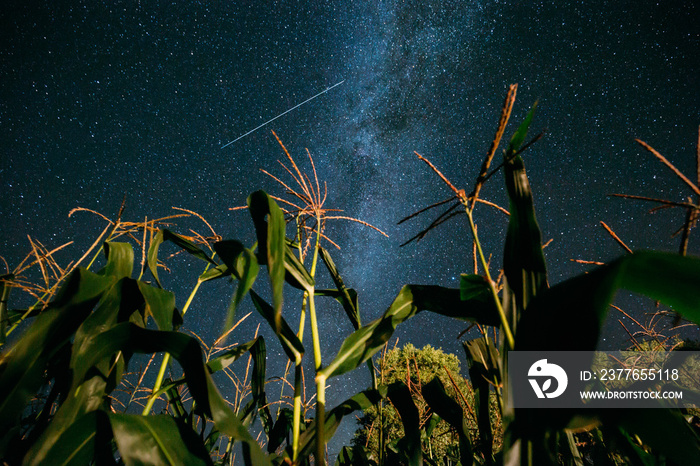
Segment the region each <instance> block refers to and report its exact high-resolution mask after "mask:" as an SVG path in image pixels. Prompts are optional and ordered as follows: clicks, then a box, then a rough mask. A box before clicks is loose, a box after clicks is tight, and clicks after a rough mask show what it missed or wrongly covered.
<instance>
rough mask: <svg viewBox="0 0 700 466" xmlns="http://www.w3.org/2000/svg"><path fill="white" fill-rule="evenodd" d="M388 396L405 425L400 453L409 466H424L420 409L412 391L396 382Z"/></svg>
mask: <svg viewBox="0 0 700 466" xmlns="http://www.w3.org/2000/svg"><path fill="white" fill-rule="evenodd" d="M387 394H388V397H389V400H390V401H391V404H392V405H393V406H394V407H395V408H396V411H398V413H399V416H400V417H401V423H402V424H403V430H404V436H403V437H402V438H401V439H400V440H399V448H400V451H401V452H402V454H404V455H406V459H407V464H408V465H409V466H421V465H422V464H423V450H422V448H421V439H420V430H419V429H418V426H419V425H420V415H419V414H418V408H416V405H415V403H413V398H412V397H411V391H410V390H409V389H408V387H407V386H406V384H404V383H403V382H394V383H392V384H391V385H390V386H389V389H388V391H387ZM460 411H461V409H460Z"/></svg>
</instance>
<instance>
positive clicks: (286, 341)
mask: <svg viewBox="0 0 700 466" xmlns="http://www.w3.org/2000/svg"><path fill="white" fill-rule="evenodd" d="M250 297H251V299H252V300H253V304H254V305H255V309H257V310H258V312H259V313H260V315H262V316H263V317H264V318H265V320H267V322H268V323H269V324H270V326H271V327H272V328H273V329H274V325H275V321H274V319H275V316H274V312H275V311H274V309H272V306H270V305H269V304H268V303H267V302H266V301H265V300H264V299H262V298H261V297H260V296H258V294H257V293H256V292H255V291H253V290H250ZM277 338H279V341H280V343H282V349H283V350H284V352H285V353H286V354H287V357H289V359H291V360H292V361H301V357H302V356H303V355H304V346H303V345H302V344H301V341H299V338H298V337H297V335H296V333H294V331H293V330H292V328H291V327H290V326H289V324H287V321H286V320H284V319H281V320H280V331H279V333H278V334H277Z"/></svg>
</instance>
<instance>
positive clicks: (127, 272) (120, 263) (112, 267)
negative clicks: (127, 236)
mask: <svg viewBox="0 0 700 466" xmlns="http://www.w3.org/2000/svg"><path fill="white" fill-rule="evenodd" d="M104 251H105V256H106V257H107V264H106V265H105V266H104V268H103V269H102V270H100V271H99V272H97V274H98V275H106V276H110V275H111V276H113V277H115V278H116V279H117V280H118V279H120V278H124V277H130V276H131V272H132V270H133V268H134V249H133V248H132V247H131V245H130V244H129V243H109V242H107V243H105V244H104Z"/></svg>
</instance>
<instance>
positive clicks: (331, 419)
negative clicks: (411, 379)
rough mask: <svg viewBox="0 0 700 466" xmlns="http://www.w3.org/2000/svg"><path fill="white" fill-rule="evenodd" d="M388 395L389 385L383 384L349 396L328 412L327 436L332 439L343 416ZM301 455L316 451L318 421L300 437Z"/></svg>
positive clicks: (304, 455) (367, 406)
mask: <svg viewBox="0 0 700 466" xmlns="http://www.w3.org/2000/svg"><path fill="white" fill-rule="evenodd" d="M386 396H387V387H386V386H384V385H382V386H380V387H379V388H378V389H369V390H364V391H362V392H360V393H357V394H355V395H354V396H352V397H350V398H348V399H347V400H345V401H344V402H342V403H341V404H339V405H338V406H336V407H335V408H333V409H332V410H330V411H328V412H326V421H325V429H326V431H325V434H326V435H325V438H326V439H330V438H331V437H333V434H335V431H336V430H337V429H338V426H340V422H341V421H342V420H343V418H344V417H345V416H347V415H349V414H352V413H353V412H355V411H362V410H364V409H367V408H369V407H370V406H374V405H375V404H377V403H379V401H380V400H383V399H385V398H386ZM299 445H300V447H299V456H300V457H301V458H303V457H307V456H309V455H310V454H311V453H312V452H314V451H316V421H315V420H314V421H312V422H311V425H309V427H308V428H307V429H306V430H305V431H304V432H303V433H302V434H301V437H300V439H299Z"/></svg>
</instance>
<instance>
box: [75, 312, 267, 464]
mask: <svg viewBox="0 0 700 466" xmlns="http://www.w3.org/2000/svg"><path fill="white" fill-rule="evenodd" d="M90 349H91V351H86V354H85V357H84V358H83V360H82V361H81V364H80V365H78V366H77V367H76V368H75V374H74V379H76V380H81V379H83V378H84V377H85V374H86V373H87V371H88V370H89V368H90V367H92V366H93V365H94V364H96V363H97V362H98V361H102V360H103V359H105V358H106V357H108V356H109V355H111V354H114V353H116V352H117V351H120V350H121V351H125V352H126V351H128V352H132V353H154V352H162V351H164V352H167V353H170V354H171V355H172V356H173V357H174V358H175V359H176V360H177V361H178V362H179V363H180V366H181V367H182V368H183V370H184V372H185V380H186V381H187V386H188V388H189V390H190V393H191V394H192V396H193V398H194V399H195V401H196V402H197V405H198V406H199V409H201V410H202V412H203V413H204V414H205V415H206V416H207V417H209V418H211V419H212V420H213V421H214V424H215V425H216V427H217V428H218V429H219V430H220V431H221V432H222V433H225V434H226V435H228V436H230V437H231V438H232V439H234V440H237V441H241V442H242V445H243V453H244V456H245V458H246V461H248V464H250V462H251V461H252V464H256V465H257V464H261V465H268V464H270V463H269V460H268V458H267V457H265V455H264V454H263V453H262V450H261V449H260V447H259V445H258V444H257V442H256V441H255V439H253V437H251V435H250V433H248V431H247V430H246V428H245V427H244V426H243V424H241V422H240V421H239V420H238V419H237V417H236V415H235V414H234V413H233V411H231V409H230V408H229V406H228V405H227V403H226V401H225V400H224V399H223V398H222V397H221V394H220V393H219V391H218V390H217V389H216V386H215V385H214V382H213V381H212V379H211V376H210V375H209V371H208V370H207V368H206V365H205V364H204V361H203V360H202V352H201V349H200V347H199V344H198V343H197V341H196V340H195V339H194V338H192V337H190V336H188V335H185V334H182V333H178V332H163V331H156V330H146V329H144V328H141V327H139V326H136V325H134V324H132V323H129V322H127V323H122V324H118V325H116V326H114V327H113V328H111V329H110V330H108V331H106V332H103V333H102V334H100V335H99V336H98V337H96V338H93V339H91V348H90Z"/></svg>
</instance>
